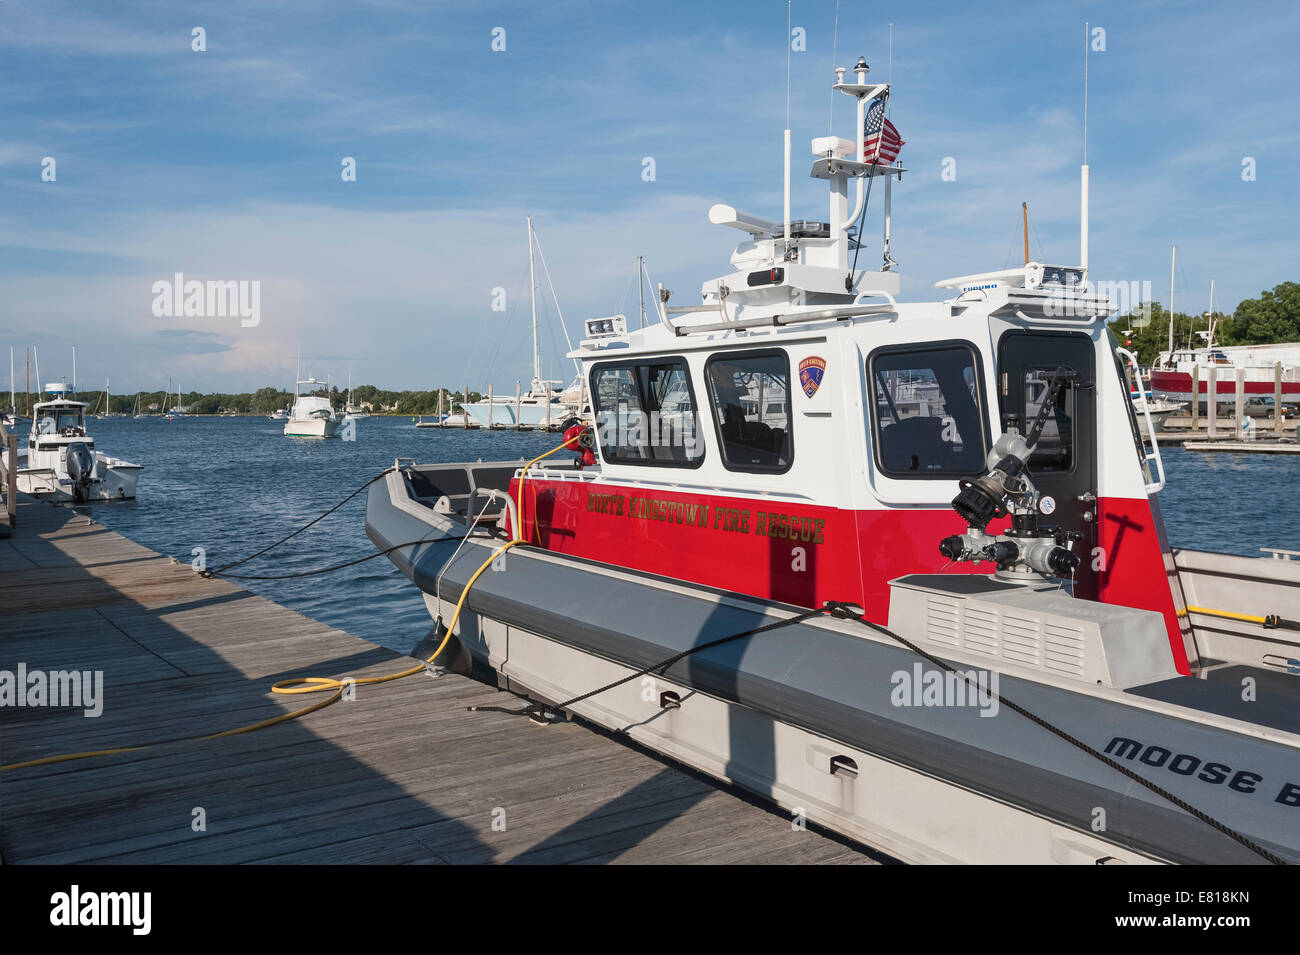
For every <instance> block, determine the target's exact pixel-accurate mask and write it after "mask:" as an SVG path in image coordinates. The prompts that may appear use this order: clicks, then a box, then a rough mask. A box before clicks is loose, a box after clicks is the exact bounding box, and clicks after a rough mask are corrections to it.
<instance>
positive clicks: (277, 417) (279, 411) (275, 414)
mask: <svg viewBox="0 0 1300 955" xmlns="http://www.w3.org/2000/svg"><path fill="white" fill-rule="evenodd" d="M266 420H267V421H288V420H289V411H288V409H287V408H276V409H275V410H274V411H272V412H271V413H270V414H269V415H267V416H266Z"/></svg>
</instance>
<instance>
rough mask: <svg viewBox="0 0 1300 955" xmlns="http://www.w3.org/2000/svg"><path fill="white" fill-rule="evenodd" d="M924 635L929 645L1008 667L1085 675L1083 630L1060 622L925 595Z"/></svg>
mask: <svg viewBox="0 0 1300 955" xmlns="http://www.w3.org/2000/svg"><path fill="white" fill-rule="evenodd" d="M925 633H926V637H927V639H928V640H929V642H930V643H932V644H936V645H938V646H942V647H951V648H953V649H962V650H969V651H972V652H975V653H981V654H986V655H988V656H991V657H998V658H1000V659H1003V660H1006V661H1007V662H1008V663H1018V664H1021V665H1023V666H1029V667H1034V668H1037V669H1042V670H1049V671H1052V672H1055V673H1063V674H1069V675H1071V676H1078V677H1081V676H1083V675H1084V656H1085V653H1084V630H1083V628H1082V627H1080V626H1075V625H1072V624H1069V623H1065V622H1061V621H1051V620H1041V619H1038V618H1036V617H1030V616H1026V615H1023V614H1017V613H1011V612H1007V611H998V610H994V609H989V608H988V607H987V605H985V606H983V607H980V606H971V605H970V604H969V603H967V602H966V601H960V600H954V599H951V598H948V597H941V596H937V595H933V594H929V595H927V596H926V601H925Z"/></svg>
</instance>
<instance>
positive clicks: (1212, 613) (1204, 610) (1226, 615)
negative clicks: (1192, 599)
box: [1187, 607, 1268, 624]
mask: <svg viewBox="0 0 1300 955" xmlns="http://www.w3.org/2000/svg"><path fill="white" fill-rule="evenodd" d="M1187 612H1188V613H1200V614H1205V616H1207V617H1222V618H1223V619H1225V620H1241V621H1244V622H1246V623H1258V624H1263V623H1267V622H1268V618H1267V617H1257V616H1255V615H1254V614H1249V613H1233V612H1232V611H1231V610H1211V609H1210V608H1208V607H1188V608H1187Z"/></svg>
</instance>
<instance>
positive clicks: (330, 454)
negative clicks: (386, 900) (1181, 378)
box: [89, 418, 1300, 652]
mask: <svg viewBox="0 0 1300 955" xmlns="http://www.w3.org/2000/svg"><path fill="white" fill-rule="evenodd" d="M89 424H90V429H91V433H92V434H93V435H94V437H95V441H96V445H97V446H98V447H99V448H100V449H101V450H103V451H105V452H107V453H109V454H113V455H116V456H119V457H123V458H126V459H127V460H129V461H136V462H138V463H141V464H143V465H145V471H144V473H143V475H142V476H141V479H140V498H139V500H137V501H135V502H133V503H122V504H103V505H95V506H94V513H95V516H96V518H97V519H98V520H99V521H100V522H101V523H103V524H105V525H107V526H109V527H111V528H113V529H114V530H117V531H120V532H121V533H123V534H125V535H126V536H127V537H130V538H131V539H133V540H136V541H139V542H140V543H141V544H144V545H145V546H147V547H150V548H153V549H154V550H157V551H159V552H161V553H164V554H171V555H174V556H176V557H178V558H181V559H183V560H185V561H186V562H188V561H189V560H190V559H191V557H190V555H191V551H192V549H193V548H194V547H203V548H205V549H206V551H207V559H208V564H209V566H218V565H220V564H221V563H223V562H226V561H229V560H233V559H237V558H239V557H243V556H245V555H247V554H249V553H252V552H253V551H255V550H257V549H259V548H260V547H262V546H264V545H265V544H267V543H270V542H271V541H273V540H275V539H277V538H279V537H282V536H284V535H285V534H287V533H289V532H290V531H292V530H295V529H296V528H298V527H300V526H301V525H303V524H305V523H307V522H308V521H310V520H311V519H312V518H314V517H316V516H317V515H319V514H320V513H321V512H322V511H324V510H326V509H327V508H329V507H330V506H332V505H334V504H336V503H337V502H338V501H339V500H340V499H342V498H343V497H344V496H346V495H347V494H348V493H349V492H350V491H352V490H354V489H356V488H357V487H359V486H360V485H361V484H362V483H364V482H365V481H366V480H367V479H369V478H370V477H372V476H374V475H375V474H378V473H379V472H380V471H382V470H383V469H384V468H386V467H388V466H390V465H391V464H392V463H393V459H394V458H396V457H399V456H401V457H412V458H415V459H416V460H417V461H419V462H421V463H427V462H437V461H466V460H471V461H472V460H476V459H479V458H481V459H483V460H488V461H490V460H509V459H514V458H519V457H523V456H527V457H532V456H535V455H537V454H540V453H541V452H543V451H545V450H547V449H549V448H552V447H554V446H555V445H556V444H558V443H559V440H560V439H559V438H558V437H557V436H555V435H549V434H538V433H524V434H516V433H514V432H511V431H505V432H485V431H468V432H467V431H457V430H453V429H447V430H439V429H417V428H415V427H414V426H413V425H412V423H411V420H410V419H409V418H367V419H363V420H361V421H358V422H357V440H356V441H355V442H345V441H311V440H306V439H297V438H286V437H284V435H283V434H282V433H281V432H282V430H283V425H282V424H276V423H274V422H271V421H267V420H265V419H262V418H185V419H180V420H177V421H173V422H168V421H166V420H165V419H161V418H142V419H131V418H125V419H121V418H115V419H108V420H103V419H100V420H94V421H91V422H89ZM1164 456H1165V464H1166V470H1167V473H1168V479H1169V484H1168V487H1167V488H1166V489H1165V490H1164V491H1163V492H1161V494H1160V504H1161V507H1162V509H1163V511H1164V517H1165V524H1166V527H1167V528H1168V531H1169V538H1170V541H1171V542H1172V543H1173V544H1174V546H1177V547H1192V548H1199V549H1204V550H1216V551H1223V552H1227V553H1235V554H1242V555H1245V556H1249V557H1254V556H1259V548H1260V547H1261V546H1265V545H1268V546H1275V547H1286V548H1290V549H1293V550H1300V516H1298V514H1297V507H1296V501H1295V499H1294V498H1292V497H1291V496H1290V492H1291V491H1293V490H1295V489H1296V488H1297V486H1300V481H1298V478H1300V456H1294V457H1293V456H1290V455H1285V456H1282V455H1278V456H1274V455H1228V454H1218V453H1216V454H1199V453H1195V452H1188V451H1183V450H1181V449H1174V448H1167V449H1165V451H1164ZM373 552H374V547H373V545H372V544H371V543H370V541H369V539H368V538H367V537H366V535H365V495H364V494H360V495H358V496H357V497H356V498H354V499H353V500H352V501H351V502H349V503H348V504H347V505H345V506H344V507H342V508H340V509H339V510H338V511H337V512H336V513H334V514H332V515H331V516H330V517H328V518H326V519H325V520H324V521H322V522H321V523H320V524H318V525H316V526H315V527H313V528H312V529H311V530H309V531H307V532H306V533H304V534H302V535H301V536H299V537H297V538H295V539H294V540H292V541H290V542H289V543H288V544H286V545H283V546H282V547H281V548H279V549H278V550H276V551H273V552H272V553H271V554H268V555H267V556H266V557H265V558H261V559H259V560H258V561H256V562H255V563H250V564H248V565H245V567H244V568H241V570H247V572H248V573H259V574H284V573H294V572H297V571H301V570H308V569H311V568H316V567H324V566H328V565H330V564H336V563H343V562H344V561H347V560H351V559H353V558H355V557H361V556H365V555H367V554H370V553H373ZM241 583H243V584H244V586H246V587H248V588H249V589H250V590H253V591H255V592H257V593H261V594H264V595H266V596H267V597H270V598H271V599H273V600H276V601H278V602H279V603H282V604H284V605H286V606H289V607H292V608H293V609H295V610H298V611H300V612H302V613H305V614H308V615H309V616H312V617H315V618H316V619H317V620H321V621H323V622H325V623H328V624H330V625H331V626H335V627H338V628H340V629H342V630H347V631H348V632H350V633H354V634H356V635H357V636H360V637H364V638H366V639H367V640H372V641H374V642H376V643H380V644H383V645H384V646H387V647H391V648H393V649H395V650H400V651H402V652H406V651H408V650H410V649H411V648H412V647H413V646H414V645H415V644H416V643H417V642H418V641H419V640H420V639H421V638H422V637H423V636H424V635H425V633H426V632H427V631H428V629H429V627H430V625H431V622H430V620H429V616H428V614H427V613H426V611H425V608H424V603H423V601H422V600H421V599H420V595H419V593H418V591H417V590H416V589H415V588H414V587H413V586H412V585H411V584H410V583H409V582H408V581H407V580H406V578H405V577H403V576H402V575H401V574H400V573H399V572H398V571H397V570H396V569H395V568H394V567H393V565H392V564H391V563H390V562H389V561H388V559H387V558H378V559H376V560H373V561H370V562H369V563H365V564H361V565H360V566H358V567H356V568H353V569H349V570H346V571H342V572H339V573H335V574H329V575H325V576H319V577H306V578H302V579H298V580H279V581H241Z"/></svg>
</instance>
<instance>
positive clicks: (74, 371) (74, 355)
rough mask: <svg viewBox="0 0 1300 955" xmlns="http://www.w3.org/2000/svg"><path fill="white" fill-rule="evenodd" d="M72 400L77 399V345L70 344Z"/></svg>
mask: <svg viewBox="0 0 1300 955" xmlns="http://www.w3.org/2000/svg"><path fill="white" fill-rule="evenodd" d="M72 400H73V401H76V400H77V346H76V345H73V346H72Z"/></svg>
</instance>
